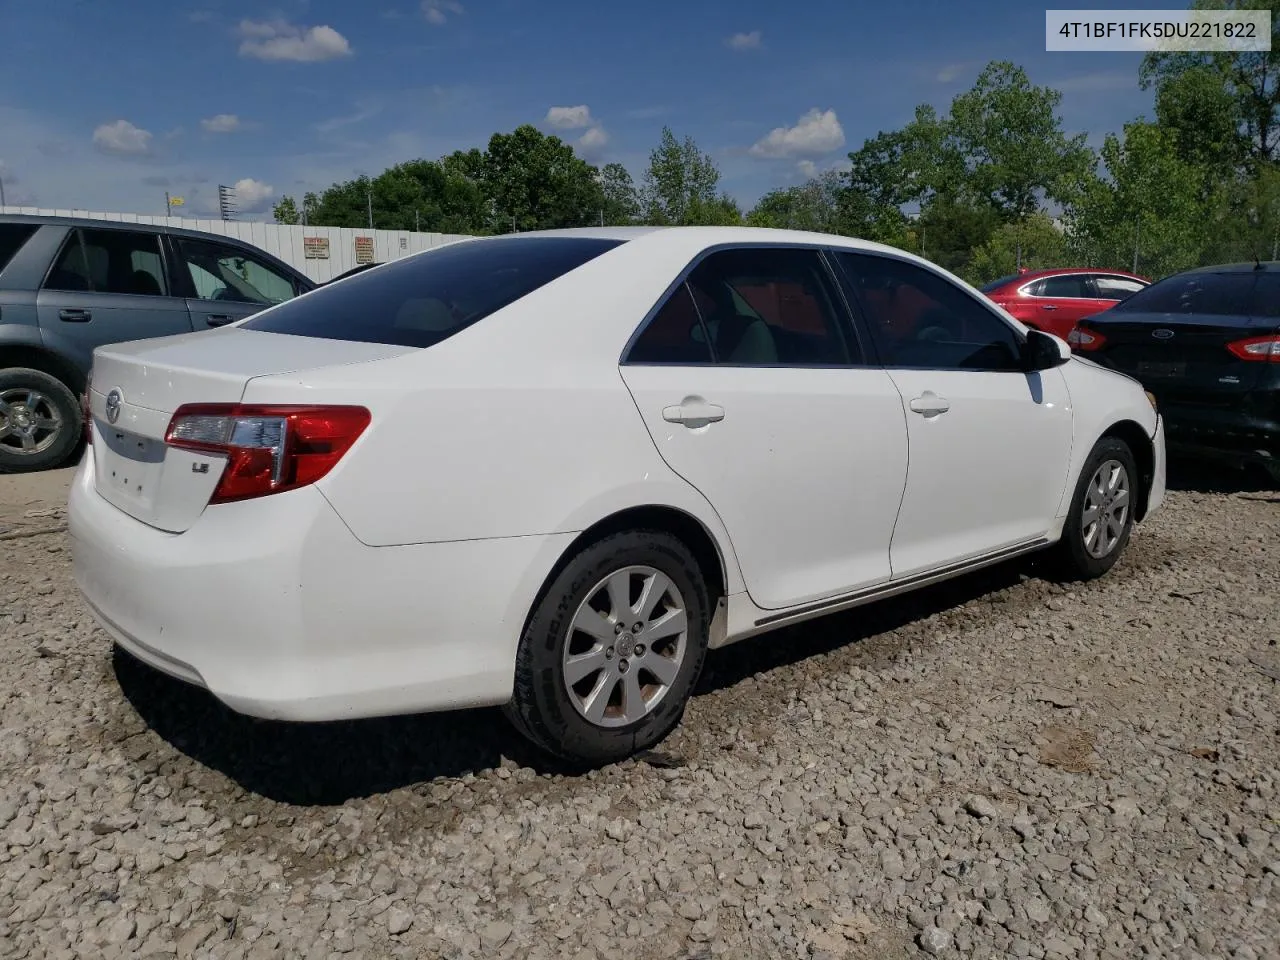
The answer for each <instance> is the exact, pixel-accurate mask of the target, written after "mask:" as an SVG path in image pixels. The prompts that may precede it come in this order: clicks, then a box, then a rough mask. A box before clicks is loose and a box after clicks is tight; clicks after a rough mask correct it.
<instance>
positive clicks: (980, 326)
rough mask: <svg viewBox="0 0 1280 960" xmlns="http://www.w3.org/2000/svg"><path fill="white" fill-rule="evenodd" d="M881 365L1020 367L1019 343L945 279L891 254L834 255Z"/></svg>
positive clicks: (1004, 325) (1007, 327)
mask: <svg viewBox="0 0 1280 960" xmlns="http://www.w3.org/2000/svg"><path fill="white" fill-rule="evenodd" d="M835 256H836V260H837V262H838V263H839V264H840V266H841V268H842V269H843V270H844V273H845V275H846V276H847V278H848V281H849V284H850V286H851V287H852V289H853V292H854V294H855V297H856V300H857V305H858V307H859V308H860V309H861V311H862V313H863V315H864V317H865V319H866V325H867V327H868V328H869V330H870V332H871V335H872V337H873V338H874V340H875V342H876V346H877V348H878V349H879V351H880V357H881V360H882V361H883V363H884V365H885V366H886V367H906V368H917V369H929V370H1018V371H1021V370H1022V360H1021V356H1022V341H1021V339H1020V338H1019V337H1018V334H1017V332H1016V331H1015V330H1014V329H1013V327H1011V326H1010V325H1009V324H1007V323H1005V322H1004V321H1003V320H1001V319H1000V318H999V317H998V316H996V315H995V314H994V313H993V312H992V311H991V310H989V309H988V308H986V307H984V306H983V305H982V304H981V303H979V302H978V301H977V300H976V299H974V298H973V297H972V296H970V295H969V294H968V293H966V292H965V291H964V290H962V289H961V288H960V287H958V286H956V285H955V284H953V283H951V282H950V281H948V280H947V279H945V278H944V277H941V276H939V275H938V274H936V273H933V272H932V271H930V270H926V269H924V268H923V267H919V266H916V265H915V264H912V263H907V262H906V261H903V260H898V259H895V258H892V257H881V256H877V255H875V254H864V253H837V254H836V255H835Z"/></svg>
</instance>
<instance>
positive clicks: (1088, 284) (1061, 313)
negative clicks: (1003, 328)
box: [982, 267, 1151, 340]
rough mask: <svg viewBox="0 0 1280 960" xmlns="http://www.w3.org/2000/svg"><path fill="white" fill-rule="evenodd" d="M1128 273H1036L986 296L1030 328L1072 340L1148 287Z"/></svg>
mask: <svg viewBox="0 0 1280 960" xmlns="http://www.w3.org/2000/svg"><path fill="white" fill-rule="evenodd" d="M1150 284H1151V281H1150V280H1148V279H1147V278H1146V277H1139V276H1137V275H1136V274H1132V273H1125V272H1124V271H1123V270H1098V269H1096V268H1088V267H1068V268H1064V269H1061V270H1033V271H1028V272H1026V273H1015V274H1013V275H1012V276H1008V277H1001V278H1000V279H999V280H993V281H991V283H988V284H987V285H986V286H985V287H983V288H982V292H983V293H985V294H986V295H987V296H988V297H990V298H991V299H992V300H994V301H995V302H996V303H998V304H999V305H1000V306H1002V307H1003V308H1004V309H1005V310H1007V311H1008V312H1009V313H1011V314H1013V316H1014V317H1016V318H1017V319H1018V320H1021V321H1022V322H1023V323H1025V324H1026V325H1027V326H1029V327H1035V328H1036V329H1037V330H1043V331H1044V332H1045V333H1052V334H1054V335H1055V336H1058V337H1062V339H1064V340H1065V339H1066V338H1067V334H1069V333H1070V332H1071V331H1072V330H1073V329H1074V328H1075V325H1076V324H1077V323H1079V322H1080V321H1081V320H1083V319H1084V318H1085V317H1092V316H1094V315H1095V314H1099V313H1102V311H1104V310H1108V309H1110V308H1111V307H1114V306H1115V305H1116V304H1117V303H1119V302H1120V301H1121V300H1124V299H1126V298H1127V297H1130V296H1132V295H1133V294H1135V293H1137V292H1138V291H1139V290H1141V289H1143V288H1144V287H1147V286H1149V285H1150Z"/></svg>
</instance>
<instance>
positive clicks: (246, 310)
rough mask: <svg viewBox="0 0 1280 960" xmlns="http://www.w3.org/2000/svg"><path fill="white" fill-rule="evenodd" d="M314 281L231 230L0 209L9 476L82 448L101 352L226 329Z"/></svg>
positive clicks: (2, 423)
mask: <svg viewBox="0 0 1280 960" xmlns="http://www.w3.org/2000/svg"><path fill="white" fill-rule="evenodd" d="M315 286H316V285H315V283H313V282H312V281H311V280H309V279H307V278H306V277H305V276H303V275H302V274H301V273H299V272H298V271H297V270H294V269H293V268H292V267H290V266H288V265H287V264H285V263H283V262H281V261H280V260H277V259H276V258H275V257H272V256H270V255H269V254H267V253H265V252H264V251H262V250H259V249H258V248H257V247H253V246H250V245H249V244H246V243H242V242H240V241H238V240H234V239H232V238H230V237H223V236H217V235H215V234H209V233H199V232H196V231H194V230H179V229H176V228H172V227H164V226H151V225H147V224H140V223H118V222H115V221H111V220H81V219H73V218H70V217H36V216H18V215H12V214H0V473H4V472H9V473H18V472H25V471H30V470H42V469H45V468H48V467H55V466H58V465H59V464H62V463H64V462H66V461H67V459H68V458H69V457H70V456H71V455H72V454H73V453H74V452H75V450H76V448H77V447H78V445H79V442H80V435H81V426H80V405H79V400H78V399H77V398H78V396H79V395H80V394H81V393H82V392H83V391H84V387H85V380H86V378H87V377H88V374H89V365H90V362H91V360H92V357H93V348H94V347H97V346H100V345H102V344H106V343H118V342H120V341H125V340H143V339H146V338H148V337H163V336H168V335H170V334H175V333H190V332H191V331H193V330H205V329H207V328H209V327H217V326H221V325H223V324H226V323H231V322H232V321H234V320H239V319H241V318H242V317H246V316H248V315H249V314H251V313H255V312H257V311H258V310H262V309H263V308H265V307H268V306H271V305H272V304H275V303H280V302H282V301H284V300H289V299H291V298H293V297H296V296H298V295H299V294H302V293H306V292H307V291H308V290H311V289H313V288H314V287H315Z"/></svg>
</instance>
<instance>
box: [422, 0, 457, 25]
mask: <svg viewBox="0 0 1280 960" xmlns="http://www.w3.org/2000/svg"><path fill="white" fill-rule="evenodd" d="M460 13H462V4H460V3H458V2H457V0H422V15H423V16H424V17H426V18H427V23H430V24H434V25H435V26H437V27H441V26H444V24H445V23H446V22H447V21H448V19H449V17H450V16H451V15H453V16H457V15H458V14H460Z"/></svg>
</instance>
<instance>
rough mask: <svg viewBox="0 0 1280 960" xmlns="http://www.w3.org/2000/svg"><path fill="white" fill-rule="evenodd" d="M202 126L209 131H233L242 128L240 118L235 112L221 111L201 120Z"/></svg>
mask: <svg viewBox="0 0 1280 960" xmlns="http://www.w3.org/2000/svg"><path fill="white" fill-rule="evenodd" d="M200 126H202V127H204V128H205V130H207V131H208V132H209V133H231V132H232V131H233V130H238V129H239V128H240V118H239V117H237V116H236V115H235V114H234V113H220V114H218V115H217V116H216V117H209V118H208V119H206V120H201V121H200Z"/></svg>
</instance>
